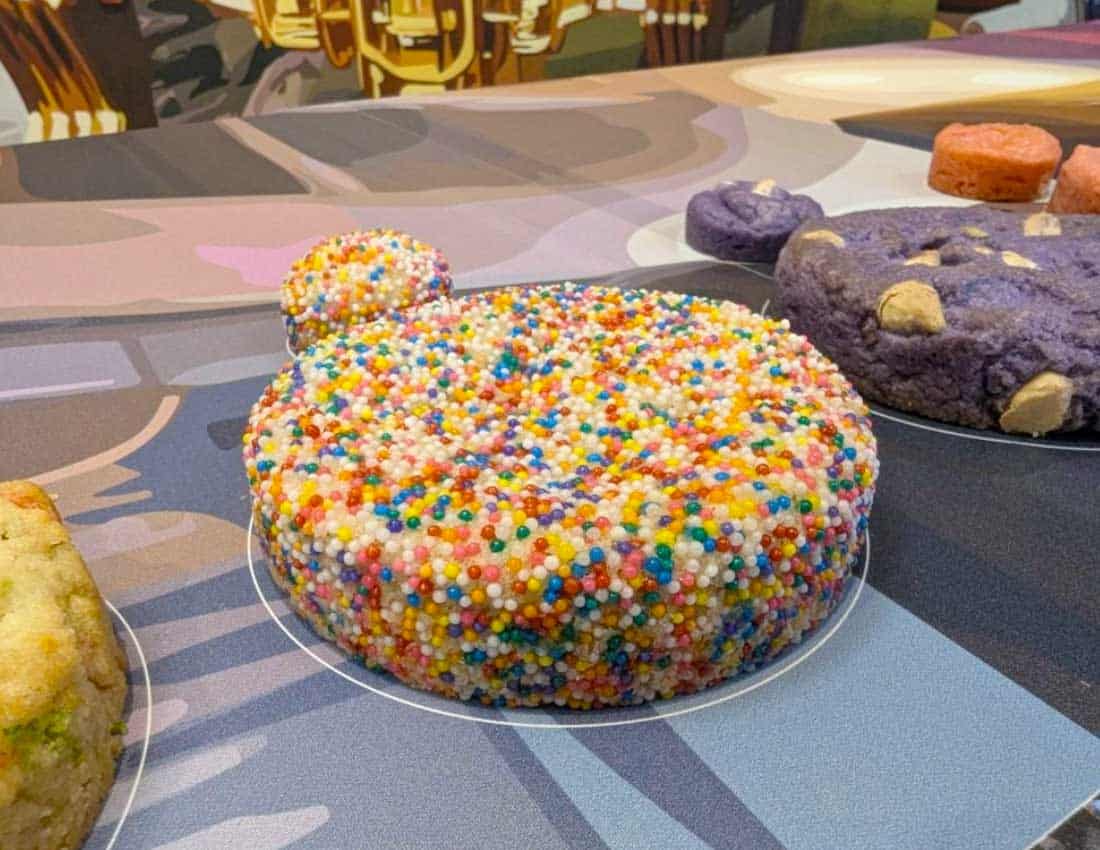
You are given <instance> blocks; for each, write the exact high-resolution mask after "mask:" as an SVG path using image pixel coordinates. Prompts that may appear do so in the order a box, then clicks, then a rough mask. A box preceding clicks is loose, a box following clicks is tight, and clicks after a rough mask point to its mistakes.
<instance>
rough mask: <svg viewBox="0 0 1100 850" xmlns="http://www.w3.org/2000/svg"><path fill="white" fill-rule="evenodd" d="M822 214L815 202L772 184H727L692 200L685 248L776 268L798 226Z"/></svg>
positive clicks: (719, 257)
mask: <svg viewBox="0 0 1100 850" xmlns="http://www.w3.org/2000/svg"><path fill="white" fill-rule="evenodd" d="M822 215H823V213H822V211H821V207H820V206H818V204H817V201H815V200H814V199H813V198H809V197H807V196H806V195H792V194H791V193H790V192H788V191H786V190H784V189H780V188H779V187H778V186H776V185H775V181H774V180H761V181H760V182H758V183H751V182H749V181H748V180H738V181H737V182H735V183H723V184H721V185H720V186H718V187H716V188H714V189H710V190H709V191H706V192H700V193H699V194H698V195H695V196H694V197H692V199H691V200H690V201H688V208H687V223H686V228H685V229H686V234H687V243H688V245H690V246H691V247H692V248H694V249H695V250H696V251H699V252H701V253H703V254H710V255H711V256H713V257H717V258H718V259H720V260H743V261H748V262H758V263H773V262H775V258H776V257H778V256H779V251H780V249H782V247H783V244H784V243H785V242H786V241H787V238H788V237H789V236H790V235H791V233H793V232H794V230H795V229H796V228H797V227H798V226H799V225H800V224H802V223H803V222H804V221H807V220H809V219H811V218H820V217H821V216H822Z"/></svg>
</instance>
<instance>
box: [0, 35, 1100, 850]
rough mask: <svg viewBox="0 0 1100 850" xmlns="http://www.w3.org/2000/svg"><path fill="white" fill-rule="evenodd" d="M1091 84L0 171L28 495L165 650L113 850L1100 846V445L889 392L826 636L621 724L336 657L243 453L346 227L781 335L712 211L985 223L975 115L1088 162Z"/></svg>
mask: <svg viewBox="0 0 1100 850" xmlns="http://www.w3.org/2000/svg"><path fill="white" fill-rule="evenodd" d="M945 92H950V95H946V94H945ZM1098 98H1100V28H1098V27H1096V26H1081V27H1073V28H1066V29H1062V30H1051V31H1032V32H1025V33H1017V34H1012V35H1008V36H996V37H985V38H979V39H970V40H964V41H958V42H922V43H920V44H914V45H893V46H884V47H875V48H862V49H858V50H845V51H835V52H831V53H819V54H813V53H811V54H800V55H793V56H786V57H770V58H764V59H760V60H752V61H747V62H727V63H716V64H709V65H690V66H684V67H678V68H669V69H665V70H661V71H645V72H638V73H635V74H625V75H618V76H606V77H590V78H583V79H578V80H570V81H562V82H549V83H542V84H537V85H530V86H518V87H514V88H500V89H494V90H484V91H479V92H474V93H470V94H465V95H460V96H453V97H452V96H447V97H435V98H429V97H425V98H404V99H401V100H400V101H379V102H357V103H353V104H342V103H341V104H333V105H329V106H324V107H317V108H312V109H309V110H302V111H293V112H287V113H282V114H277V115H271V116H267V117H263V118H256V119H251V120H239V119H232V120H225V121H218V122H213V123H209V124H198V125H193V126H182V127H176V128H172V129H170V130H151V131H138V132H134V133H129V134H124V135H120V136H115V137H100V138H92V139H84V140H74V141H68V142H58V143H48V144H39V145H28V146H22V147H15V148H8V149H0V200H2V201H3V203H2V204H0V242H2V243H3V246H4V247H3V255H2V256H3V263H2V264H0V311H2V312H0V422H2V423H3V433H4V435H5V440H6V442H5V447H4V451H3V453H2V454H0V478H9V477H16V476H25V477H33V478H34V479H35V480H37V481H38V482H40V483H42V484H43V485H44V486H45V487H46V488H47V490H48V491H50V492H51V493H52V494H53V495H54V496H55V498H56V499H57V501H58V504H59V507H60V509H61V510H62V512H63V513H64V515H65V518H66V521H67V522H68V524H69V527H70V528H71V529H72V531H73V534H74V537H75V540H76V543H77V545H78V546H79V547H80V549H81V551H82V552H83V553H84V555H85V557H86V559H87V560H88V562H89V565H90V568H91V569H92V571H93V573H94V574H95V577H96V579H97V581H98V582H99V584H100V586H101V588H102V590H103V592H104V594H105V596H106V597H107V598H108V599H109V600H110V601H111V602H112V604H113V605H114V606H115V608H116V609H117V614H118V623H119V630H120V634H121V635H122V638H123V641H124V643H125V645H126V647H127V650H128V652H129V654H130V659H131V683H132V686H133V687H132V694H131V705H130V707H129V732H128V746H127V749H126V752H125V754H124V757H123V760H122V764H121V767H120V772H119V777H118V782H117V784H116V786H115V789H114V792H113V793H112V796H111V798H110V800H109V801H108V805H107V808H106V810H105V812H104V814H103V816H102V817H101V819H100V822H99V825H98V826H97V828H96V830H95V832H94V833H93V835H92V836H91V838H90V840H89V843H88V847H89V848H91V849H93V850H104V848H150V850H151V848H161V849H162V850H165V848H172V850H206V849H207V848H210V849H211V850H212V849H213V848H224V847H228V846H234V845H238V846H242V847H248V848H255V850H268V848H282V847H288V848H313V850H351V848H368V847H369V848H386V850H389V848H400V850H414V849H415V848H432V850H435V848H449V847H466V846H470V847H479V848H485V849H486V850H489V849H490V848H512V847H523V848H532V850H535V848H538V850H542V848H575V850H582V848H583V850H587V848H622V850H650V848H675V849H676V850H680V849H681V848H682V849H683V850H694V848H708V847H709V848H753V850H761V848H765V849H766V848H787V850H825V848H843V850H881V848H914V850H916V849H917V848H919V849H920V850H927V848H932V847H965V848H968V850H978V848H989V850H1000V849H1001V848H1008V850H1016V848H1024V847H1030V846H1032V845H1037V846H1042V847H1043V848H1049V850H1056V848H1065V849H1066V850H1071V848H1085V847H1090V848H1092V847H1095V846H1097V836H1098V834H1100V812H1097V811H1096V804H1095V802H1092V803H1090V800H1091V799H1092V798H1093V797H1094V795H1095V793H1096V791H1097V788H1098V787H1100V739H1098V738H1097V735H1096V733H1097V732H1098V731H1100V696H1098V695H1100V653H1098V652H1097V646H1100V583H1098V582H1097V581H1096V578H1095V577H1096V575H1097V556H1096V533H1097V513H1096V505H1095V498H1094V495H1095V493H1096V492H1097V489H1098V488H1100V439H1096V438H1089V437H1078V438H1076V439H1070V438H1051V439H1045V440H1029V439H1017V438H1007V437H1003V436H1000V437H998V436H994V435H990V434H981V433H977V432H973V431H968V430H966V429H958V428H951V427H944V426H939V425H935V424H934V423H930V422H927V421H925V420H920V419H915V418H912V417H909V416H906V415H904V414H900V413H898V412H896V411H891V410H888V409H884V408H875V409H874V422H875V426H876V434H877V436H878V439H879V443H880V455H881V459H882V476H881V480H880V486H879V492H878V497H877V500H876V504H875V508H874V512H873V515H872V519H871V526H870V527H871V540H872V546H871V547H870V548H869V551H867V552H866V553H865V556H866V560H865V567H864V570H863V571H862V574H861V575H860V576H859V577H857V578H854V579H853V580H852V583H851V585H850V587H849V589H848V594H847V600H846V602H845V606H844V608H843V609H842V610H841V611H840V612H839V614H838V615H837V616H836V617H834V618H833V619H832V620H831V621H830V624H829V626H828V628H827V629H826V631H825V632H823V633H822V634H821V635H819V636H817V637H815V638H814V639H813V640H812V641H810V642H809V643H808V644H807V645H805V646H803V647H801V648H799V649H798V651H797V652H795V653H793V654H791V655H788V656H787V657H786V658H785V659H783V660H782V661H781V662H779V663H778V664H777V665H776V666H775V667H774V668H765V669H764V670H762V671H760V672H759V673H757V674H753V675H752V676H750V677H748V678H747V679H743V680H738V681H735V682H731V683H728V684H726V685H724V686H722V687H719V688H716V689H714V690H712V691H708V692H706V693H705V694H701V695H697V696H695V697H690V698H682V699H674V700H669V701H665V702H661V703H659V704H654V705H651V706H648V707H644V708H636V709H623V710H619V711H604V712H596V713H588V714H578V713H569V712H543V711H505V710H497V709H489V708H485V707H481V706H475V705H467V704H461V703H453V702H446V701H443V700H440V699H437V698H433V697H430V696H426V695H424V694H421V693H419V692H416V691H412V690H410V689H408V688H406V687H405V686H403V685H401V684H399V683H397V682H395V681H393V680H391V679H388V678H386V677H383V676H379V675H377V674H373V673H369V672H367V671H366V670H364V669H362V668H360V667H358V666H356V665H354V664H352V663H350V662H348V661H346V660H345V659H343V658H342V657H341V656H340V655H339V654H338V653H337V652H336V651H335V650H333V649H331V648H330V647H329V646H328V645H327V644H324V643H321V642H320V641H319V640H318V639H317V638H316V637H315V636H314V635H313V634H312V632H310V631H309V630H308V628H306V627H305V626H304V625H302V624H301V623H300V622H299V621H298V620H297V619H296V618H295V617H294V615H293V614H291V613H290V612H289V609H288V608H287V607H286V605H285V604H284V602H283V601H282V599H281V596H280V593H279V592H278V591H277V590H276V589H275V587H274V586H273V584H272V583H271V581H270V580H269V578H268V577H267V573H266V569H265V565H264V563H263V559H262V556H261V554H260V551H259V548H258V546H256V545H254V544H250V541H249V534H248V517H249V503H248V497H247V488H246V483H245V479H244V473H243V469H242V465H241V462H240V456H239V446H240V434H241V430H242V427H243V423H244V417H245V416H246V414H247V411H248V408H249V406H250V405H251V403H252V402H253V401H254V400H255V399H256V398H257V397H258V396H259V394H260V393H261V391H262V388H263V387H264V385H265V384H266V382H267V381H268V380H269V379H270V377H271V375H272V374H273V373H274V371H275V370H277V369H278V368H279V367H280V366H281V365H282V364H283V362H284V361H285V360H286V358H287V354H286V351H285V347H284V345H285V341H284V336H283V332H282V327H281V324H280V319H279V314H278V307H277V297H278V284H279V280H280V277H281V275H282V273H283V271H284V270H285V268H286V267H287V265H288V264H289V263H290V261H291V260H292V259H294V258H295V257H296V256H298V255H299V254H301V253H302V252H303V251H304V250H305V249H306V248H307V247H308V246H309V245H310V243H311V242H313V241H314V240H315V239H316V238H317V237H319V236H321V235H324V234H329V233H333V232H337V231H341V230H346V229H350V228H353V227H360V226H364V227H365V226H375V225H390V226H394V227H399V228H404V229H407V230H410V231H412V232H413V233H415V234H416V235H418V236H419V237H421V238H423V239H426V240H428V241H430V242H432V243H433V244H435V245H437V246H438V247H440V248H442V249H443V250H444V251H445V252H446V253H447V254H448V255H449V257H450V258H451V260H452V265H453V267H454V269H455V271H456V273H457V282H458V285H459V288H461V289H471V288H480V287H487V286H506V285H514V284H520V283H526V282H531V281H553V280H564V279H570V278H572V279H583V280H604V281H607V282H609V283H611V284H614V285H627V286H643V287H657V288H666V289H670V290H674V291H681V292H689V293H696V294H705V295H712V296H716V297H722V298H730V299H733V300H737V301H740V302H743V303H747V304H749V305H751V306H753V307H754V308H757V309H761V310H765V311H774V309H775V308H774V306H773V304H772V297H771V288H772V282H771V278H770V272H771V270H770V269H769V268H768V267H765V266H753V265H736V264H723V263H716V262H712V261H709V260H707V259H706V258H704V257H701V256H699V255H697V254H695V253H694V252H693V251H691V250H690V249H689V248H688V247H687V246H686V245H685V244H684V243H683V241H682V228H683V210H684V207H685V204H686V202H687V199H688V197H690V195H691V194H693V193H694V192H696V191H698V190H700V189H703V188H706V187H709V186H711V185H713V184H714V183H716V182H718V181H720V180H724V179H734V178H762V177H768V176H770V177H774V178H776V179H777V180H779V181H780V183H781V184H783V185H785V186H787V187H788V188H791V189H798V190H799V191H803V192H807V193H809V194H811V195H813V196H814V197H816V198H817V199H818V200H819V201H820V202H821V203H822V204H823V206H824V207H825V208H826V210H827V211H828V212H831V213H835V212H841V211H844V210H849V209H857V208H864V207H869V206H881V205H897V204H928V203H951V199H946V198H944V197H943V196H938V195H935V194H934V193H932V192H931V191H930V190H928V189H927V188H926V187H925V185H924V174H925V171H926V169H927V164H928V153H927V149H928V147H929V143H930V139H931V135H932V134H933V133H934V132H935V130H936V129H938V127H939V126H941V125H942V124H943V123H945V122H947V121H950V120H955V119H957V118H966V119H967V120H982V119H1001V118H1011V119H1013V120H1031V121H1034V122H1035V123H1041V124H1044V125H1045V126H1048V127H1050V128H1051V129H1052V130H1053V131H1054V132H1056V133H1057V134H1058V135H1059V136H1060V137H1061V138H1062V139H1063V143H1064V144H1066V145H1067V146H1068V145H1070V144H1073V143H1075V142H1078V141H1085V140H1093V141H1095V140H1096V139H1097V138H1098V137H1100V132H1098V129H1100V115H1098V113H1097V111H1096V108H1095V103H1096V101H1097V99H1098ZM1044 836H1046V837H1045V838H1043V837H1044ZM1040 839H1042V841H1043V843H1042V844H1041V845H1039V844H1038V842H1039V841H1040Z"/></svg>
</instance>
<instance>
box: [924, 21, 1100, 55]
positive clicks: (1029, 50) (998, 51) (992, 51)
mask: <svg viewBox="0 0 1100 850" xmlns="http://www.w3.org/2000/svg"><path fill="white" fill-rule="evenodd" d="M913 46H914V47H920V48H924V49H926V50H946V51H948V52H951V53H966V54H969V55H972V56H973V55H978V56H1008V57H1011V58H1013V59H1046V60H1048V61H1052V62H1072V63H1073V64H1075V65H1082V64H1088V65H1092V64H1100V21H1090V22H1088V23H1084V24H1074V25H1072V26H1065V27H1053V28H1050V29H1034V30H1014V31H1011V32H996V33H986V34H985V35H981V36H975V37H972V38H934V39H930V40H928V41H921V42H916V43H914V45H913Z"/></svg>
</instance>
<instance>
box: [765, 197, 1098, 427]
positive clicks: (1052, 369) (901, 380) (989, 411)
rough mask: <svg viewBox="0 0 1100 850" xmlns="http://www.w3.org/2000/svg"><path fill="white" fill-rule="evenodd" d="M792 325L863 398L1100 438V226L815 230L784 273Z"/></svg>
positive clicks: (1008, 220) (972, 221)
mask: <svg viewBox="0 0 1100 850" xmlns="http://www.w3.org/2000/svg"><path fill="white" fill-rule="evenodd" d="M775 277H776V283H777V290H778V298H779V302H780V305H781V307H782V309H783V315H785V316H786V317H787V318H788V319H789V320H790V322H791V326H792V327H793V328H794V329H795V330H796V331H799V332H800V333H804V334H806V336H808V337H809V338H810V340H811V341H812V342H813V343H814V344H815V345H816V346H817V347H818V348H820V349H821V351H823V352H824V353H825V354H826V355H828V356H829V357H830V358H832V359H833V360H834V361H836V363H837V364H838V365H839V366H840V367H841V369H843V370H844V372H845V374H846V375H847V376H848V378H849V379H850V380H851V381H852V383H854V384H855V385H856V387H857V388H858V389H859V391H860V392H861V393H862V394H863V395H864V396H866V397H868V398H870V399H874V400H875V401H880V402H883V403H884V404H888V405H891V406H893V407H896V408H900V409H902V410H908V411H913V412H915V413H919V414H922V415H924V416H928V417H931V418H933V419H939V420H942V421H944V422H955V423H958V424H961V425H970V426H973V427H977V428H1000V429H1002V430H1004V431H1010V432H1016V433H1023V434H1032V435H1035V436H1037V435H1039V434H1046V433H1048V432H1052V431H1076V430H1083V429H1091V430H1100V218H1098V217H1097V216H1089V215H1063V216H1059V215H1052V214H1051V213H1049V212H1039V213H1033V214H1027V213H1021V212H1009V211H1005V210H1000V209H995V208H991V207H984V206H976V207H967V208H962V209H960V208H957V207H952V208H945V207H919V208H915V209H913V208H908V209H907V208H901V209H889V210H870V211H867V212H859V213H852V214H851V215H844V216H838V217H836V218H825V219H821V220H819V221H815V222H810V223H808V224H806V225H805V226H803V227H802V228H800V229H799V230H797V231H796V232H795V233H794V234H793V235H792V236H791V238H790V241H789V242H788V243H787V246H786V248H784V249H783V252H782V254H781V255H780V257H779V263H778V265H777V266H776V270H775Z"/></svg>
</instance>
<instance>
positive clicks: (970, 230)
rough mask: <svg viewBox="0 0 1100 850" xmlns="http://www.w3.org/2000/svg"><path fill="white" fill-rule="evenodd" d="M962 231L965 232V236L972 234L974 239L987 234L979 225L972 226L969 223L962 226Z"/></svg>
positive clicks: (983, 237)
mask: <svg viewBox="0 0 1100 850" xmlns="http://www.w3.org/2000/svg"><path fill="white" fill-rule="evenodd" d="M963 233H965V234H966V235H967V236H972V237H974V238H975V239H985V237H987V236H988V235H989V234H988V233H986V232H985V231H984V230H982V229H981V228H980V227H973V226H971V225H967V226H966V227H964V228H963Z"/></svg>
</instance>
